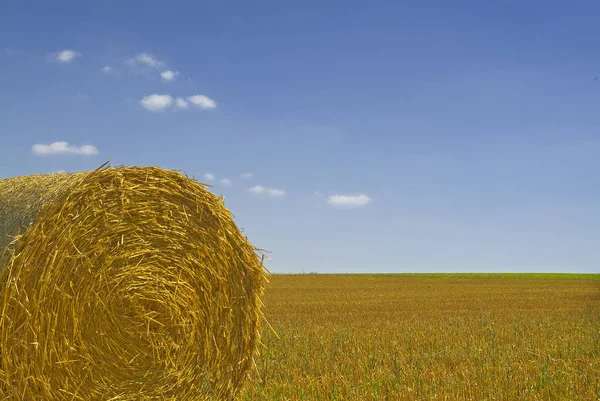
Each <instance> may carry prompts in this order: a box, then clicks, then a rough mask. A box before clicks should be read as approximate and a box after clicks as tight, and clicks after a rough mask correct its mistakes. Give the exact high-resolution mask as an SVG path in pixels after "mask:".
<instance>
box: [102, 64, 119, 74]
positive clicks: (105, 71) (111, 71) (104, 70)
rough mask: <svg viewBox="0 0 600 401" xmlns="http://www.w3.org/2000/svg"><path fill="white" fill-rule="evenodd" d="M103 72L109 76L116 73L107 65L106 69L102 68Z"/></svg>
mask: <svg viewBox="0 0 600 401" xmlns="http://www.w3.org/2000/svg"><path fill="white" fill-rule="evenodd" d="M102 72H103V73H105V74H106V75H109V74H113V73H115V72H116V71H115V69H114V68H112V67H111V66H109V65H105V66H104V67H102Z"/></svg>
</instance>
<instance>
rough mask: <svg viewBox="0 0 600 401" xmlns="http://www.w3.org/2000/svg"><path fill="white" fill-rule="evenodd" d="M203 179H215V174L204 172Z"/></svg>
mask: <svg viewBox="0 0 600 401" xmlns="http://www.w3.org/2000/svg"><path fill="white" fill-rule="evenodd" d="M204 179H205V180H208V181H212V180H214V179H215V175H214V174H212V173H206V174H204Z"/></svg>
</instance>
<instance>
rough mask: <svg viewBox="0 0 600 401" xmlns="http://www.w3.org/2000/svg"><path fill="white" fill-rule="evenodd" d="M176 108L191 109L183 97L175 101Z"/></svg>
mask: <svg viewBox="0 0 600 401" xmlns="http://www.w3.org/2000/svg"><path fill="white" fill-rule="evenodd" d="M175 107H176V108H178V109H187V108H188V107H190V104H189V103H188V102H187V101H186V100H185V99H184V98H182V97H178V98H177V99H175Z"/></svg>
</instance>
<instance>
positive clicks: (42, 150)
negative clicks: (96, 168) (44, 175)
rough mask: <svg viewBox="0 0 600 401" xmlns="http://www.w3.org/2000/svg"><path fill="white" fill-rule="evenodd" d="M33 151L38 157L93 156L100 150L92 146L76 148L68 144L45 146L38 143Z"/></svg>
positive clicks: (59, 143) (33, 147)
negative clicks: (63, 155)
mask: <svg viewBox="0 0 600 401" xmlns="http://www.w3.org/2000/svg"><path fill="white" fill-rule="evenodd" d="M31 150H32V151H33V153H34V154H36V155H43V156H44V155H56V154H65V153H70V154H76V155H85V156H92V155H97V154H98V149H97V148H96V147H95V146H92V145H83V146H74V145H69V143H68V142H54V143H51V144H50V145H43V144H39V143H36V144H35V145H33V146H32V148H31Z"/></svg>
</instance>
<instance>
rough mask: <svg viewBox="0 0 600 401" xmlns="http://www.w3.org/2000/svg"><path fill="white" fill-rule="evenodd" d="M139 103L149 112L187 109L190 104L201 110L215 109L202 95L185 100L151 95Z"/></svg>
mask: <svg viewBox="0 0 600 401" xmlns="http://www.w3.org/2000/svg"><path fill="white" fill-rule="evenodd" d="M139 103H140V104H141V105H142V106H143V107H144V108H146V109H148V110H150V111H163V110H166V109H169V108H175V109H188V108H189V106H190V103H191V104H192V105H194V106H196V107H197V108H199V109H201V110H202V109H210V108H215V107H216V104H215V103H214V101H213V100H211V99H209V98H207V97H206V96H202V95H196V96H190V97H188V98H187V100H186V99H184V98H182V97H178V98H176V99H174V98H173V97H172V96H170V95H166V94H165V95H158V94H156V93H155V94H153V95H150V96H146V97H145V98H143V99H142V100H140V101H139Z"/></svg>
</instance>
